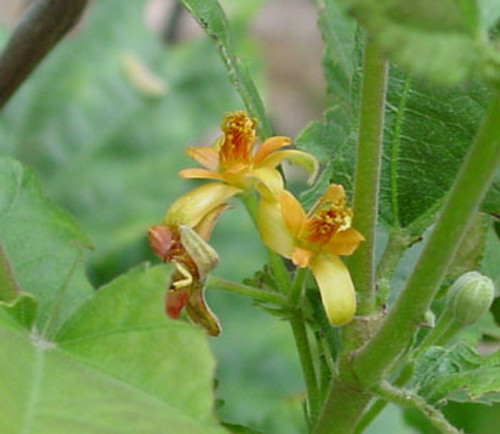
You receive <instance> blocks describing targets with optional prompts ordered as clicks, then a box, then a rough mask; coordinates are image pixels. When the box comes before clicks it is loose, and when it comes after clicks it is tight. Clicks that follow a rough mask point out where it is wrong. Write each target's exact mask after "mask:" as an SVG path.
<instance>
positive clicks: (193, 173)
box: [178, 167, 223, 180]
mask: <svg viewBox="0 0 500 434" xmlns="http://www.w3.org/2000/svg"><path fill="white" fill-rule="evenodd" d="M178 175H179V176H180V177H181V178H189V179H197V178H201V179H219V180H222V179H223V177H222V175H221V174H220V173H219V172H214V171H213V170H207V169H200V168H198V167H193V168H191V169H183V170H181V171H179V173H178Z"/></svg>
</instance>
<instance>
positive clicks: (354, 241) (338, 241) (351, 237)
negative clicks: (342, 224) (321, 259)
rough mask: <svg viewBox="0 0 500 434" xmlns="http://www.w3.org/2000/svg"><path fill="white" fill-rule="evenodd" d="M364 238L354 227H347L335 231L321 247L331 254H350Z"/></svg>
mask: <svg viewBox="0 0 500 434" xmlns="http://www.w3.org/2000/svg"><path fill="white" fill-rule="evenodd" d="M364 239H365V238H364V237H363V235H361V234H360V233H359V232H358V231H357V230H356V229H354V228H347V229H345V230H343V231H340V232H337V233H336V234H335V235H334V236H333V237H332V238H331V240H330V242H329V243H328V244H327V245H326V246H325V247H324V248H323V251H324V252H325V253H331V254H332V255H344V256H348V255H352V254H353V252H354V250H356V248H357V247H358V245H359V243H360V242H361V241H363V240H364Z"/></svg>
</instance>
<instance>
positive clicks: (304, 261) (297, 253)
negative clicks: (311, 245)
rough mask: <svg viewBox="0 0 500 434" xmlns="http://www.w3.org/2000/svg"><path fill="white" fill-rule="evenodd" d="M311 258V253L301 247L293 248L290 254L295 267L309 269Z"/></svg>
mask: <svg viewBox="0 0 500 434" xmlns="http://www.w3.org/2000/svg"><path fill="white" fill-rule="evenodd" d="M312 256H313V252H311V251H310V250H307V249H303V248H302V247H295V250H294V251H293V253H292V262H293V263H294V264H295V265H296V266H297V267H300V268H306V267H309V263H310V262H311V258H312Z"/></svg>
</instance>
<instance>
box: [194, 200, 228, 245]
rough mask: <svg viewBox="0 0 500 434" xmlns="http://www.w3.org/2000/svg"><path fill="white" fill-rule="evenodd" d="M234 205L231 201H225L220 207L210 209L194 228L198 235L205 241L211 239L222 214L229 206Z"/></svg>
mask: <svg viewBox="0 0 500 434" xmlns="http://www.w3.org/2000/svg"><path fill="white" fill-rule="evenodd" d="M231 207H232V205H231V204H229V203H223V204H222V205H219V206H218V207H216V208H214V209H213V210H212V211H210V212H209V213H208V214H207V215H206V216H205V217H203V219H201V220H200V222H199V223H198V224H196V226H195V227H194V228H193V229H194V230H195V231H196V232H197V233H198V235H199V236H200V237H201V238H203V239H204V240H205V241H208V240H209V239H210V235H212V230H213V228H214V226H215V223H216V222H217V220H218V219H219V217H220V216H221V214H222V213H223V212H224V211H225V210H226V209H228V208H231Z"/></svg>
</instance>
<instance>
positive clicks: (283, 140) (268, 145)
mask: <svg viewBox="0 0 500 434" xmlns="http://www.w3.org/2000/svg"><path fill="white" fill-rule="evenodd" d="M290 143H292V141H291V140H290V138H288V137H283V136H275V137H270V138H269V139H267V140H266V141H264V143H262V145H260V146H259V149H258V150H257V152H256V153H255V156H254V158H253V162H254V164H255V165H256V166H257V165H259V164H260V162H261V161H262V160H263V159H264V158H266V157H267V156H268V155H269V154H271V153H272V152H274V151H276V149H279V148H283V147H284V146H288V145H290Z"/></svg>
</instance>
